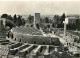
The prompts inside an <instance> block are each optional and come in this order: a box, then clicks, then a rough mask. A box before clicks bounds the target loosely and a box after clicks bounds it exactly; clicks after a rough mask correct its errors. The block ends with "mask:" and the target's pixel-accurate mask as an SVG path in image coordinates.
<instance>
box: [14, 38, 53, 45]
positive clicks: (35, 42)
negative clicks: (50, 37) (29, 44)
mask: <svg viewBox="0 0 80 58" xmlns="http://www.w3.org/2000/svg"><path fill="white" fill-rule="evenodd" d="M15 41H16V38H15ZM19 42H22V40H21V39H20V40H19ZM25 43H26V41H25ZM33 43H34V44H37V43H36V41H33ZM44 44H45V42H43V45H44ZM54 44H55V43H54V42H52V45H54Z"/></svg>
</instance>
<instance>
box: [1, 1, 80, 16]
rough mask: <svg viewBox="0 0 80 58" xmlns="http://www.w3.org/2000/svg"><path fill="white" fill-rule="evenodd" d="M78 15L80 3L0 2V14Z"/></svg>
mask: <svg viewBox="0 0 80 58" xmlns="http://www.w3.org/2000/svg"><path fill="white" fill-rule="evenodd" d="M4 13H7V14H10V15H14V14H20V15H29V14H32V15H33V14H34V13H41V14H42V15H54V14H58V15H62V14H63V13H65V14H80V1H0V15H1V14H4Z"/></svg>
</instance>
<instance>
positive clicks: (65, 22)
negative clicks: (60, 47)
mask: <svg viewBox="0 0 80 58" xmlns="http://www.w3.org/2000/svg"><path fill="white" fill-rule="evenodd" d="M63 23H64V36H63V39H65V40H66V42H67V39H66V29H67V27H66V25H67V24H68V18H65V21H63Z"/></svg>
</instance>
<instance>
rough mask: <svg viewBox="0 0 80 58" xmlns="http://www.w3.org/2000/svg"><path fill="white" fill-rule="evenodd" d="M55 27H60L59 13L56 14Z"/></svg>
mask: <svg viewBox="0 0 80 58" xmlns="http://www.w3.org/2000/svg"><path fill="white" fill-rule="evenodd" d="M53 19H54V27H56V28H57V27H58V24H59V15H54V18H53Z"/></svg>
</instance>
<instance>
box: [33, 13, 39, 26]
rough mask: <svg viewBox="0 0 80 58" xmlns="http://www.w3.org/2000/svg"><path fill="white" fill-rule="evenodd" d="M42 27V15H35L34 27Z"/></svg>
mask: <svg viewBox="0 0 80 58" xmlns="http://www.w3.org/2000/svg"><path fill="white" fill-rule="evenodd" d="M37 24H38V25H40V13H35V15H34V27H36V25H37Z"/></svg>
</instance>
